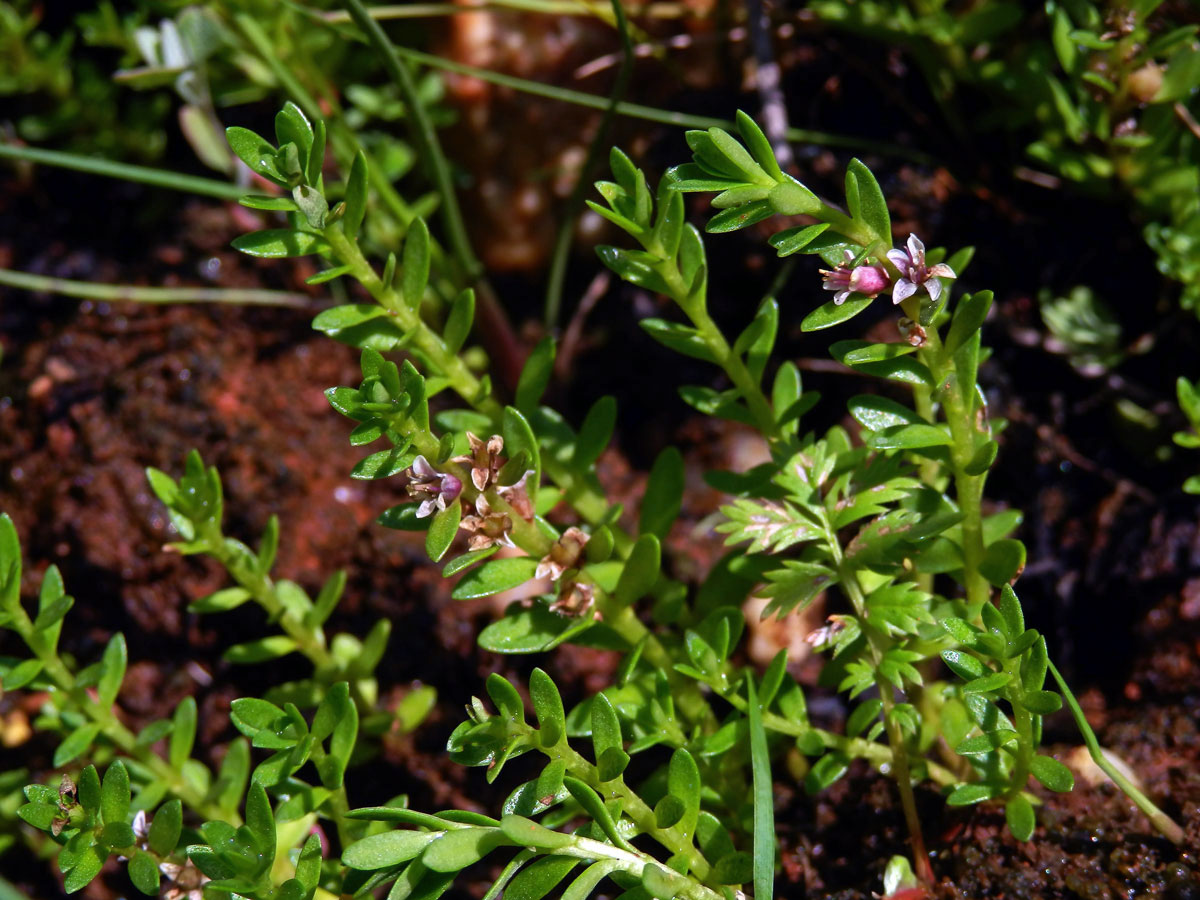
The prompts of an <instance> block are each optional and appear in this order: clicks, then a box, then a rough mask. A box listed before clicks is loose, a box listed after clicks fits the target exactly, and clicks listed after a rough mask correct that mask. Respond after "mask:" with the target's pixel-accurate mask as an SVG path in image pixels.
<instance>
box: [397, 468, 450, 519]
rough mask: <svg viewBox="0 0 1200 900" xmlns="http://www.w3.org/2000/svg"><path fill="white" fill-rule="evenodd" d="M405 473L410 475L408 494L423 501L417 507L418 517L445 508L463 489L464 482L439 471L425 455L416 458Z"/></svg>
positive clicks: (420, 517)
mask: <svg viewBox="0 0 1200 900" xmlns="http://www.w3.org/2000/svg"><path fill="white" fill-rule="evenodd" d="M404 474H405V475H407V476H408V485H407V487H406V490H407V491H408V496H410V497H412V498H413V499H414V500H420V501H421V505H420V506H418V507H417V518H418V519H424V518H425V517H426V516H431V515H433V513H434V511H435V510H443V509H445V508H446V507H447V506H448V505H449V504H451V503H453V502H454V500H455V498H456V497H458V495H459V493H460V492H461V491H462V482H461V481H459V480H458V478H457V477H456V476H454V475H451V474H450V473H449V472H444V473H443V472H439V471H438V470H437V469H435V468H434V467H433V466H431V465H430V464H429V460H427V459H426V458H425V457H424V456H418V457H417V458H416V459H414V460H413V464H412V466H411V468H409V469H408V471H407V472H405V473H404Z"/></svg>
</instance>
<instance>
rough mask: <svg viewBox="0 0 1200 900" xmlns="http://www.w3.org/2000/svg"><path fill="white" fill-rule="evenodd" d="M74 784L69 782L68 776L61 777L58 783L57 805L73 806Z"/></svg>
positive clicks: (69, 777)
mask: <svg viewBox="0 0 1200 900" xmlns="http://www.w3.org/2000/svg"><path fill="white" fill-rule="evenodd" d="M75 793H76V788H75V782H74V781H72V780H71V776H70V775H63V777H62V781H60V782H59V783H58V804H59V806H62V807H68V806H74V805H75Z"/></svg>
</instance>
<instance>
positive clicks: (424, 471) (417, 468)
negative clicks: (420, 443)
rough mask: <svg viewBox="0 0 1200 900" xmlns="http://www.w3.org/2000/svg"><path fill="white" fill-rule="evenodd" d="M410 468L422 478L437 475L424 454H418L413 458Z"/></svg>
mask: <svg viewBox="0 0 1200 900" xmlns="http://www.w3.org/2000/svg"><path fill="white" fill-rule="evenodd" d="M412 469H413V472H414V473H416V474H417V475H420V476H421V477H422V478H435V477H437V469H435V468H434V467H433V466H431V465H430V464H429V460H427V459H426V458H425V457H424V456H418V457H417V458H416V459H414V460H413V464H412Z"/></svg>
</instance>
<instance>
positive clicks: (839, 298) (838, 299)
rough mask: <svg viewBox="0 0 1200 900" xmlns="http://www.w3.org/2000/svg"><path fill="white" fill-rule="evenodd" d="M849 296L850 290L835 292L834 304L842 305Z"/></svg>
mask: <svg viewBox="0 0 1200 900" xmlns="http://www.w3.org/2000/svg"><path fill="white" fill-rule="evenodd" d="M849 296H850V292H849V291H841V292H840V293H837V294H834V295H833V305H834V306H841V305H842V304H843V303H845V302H846V298H848V297H849Z"/></svg>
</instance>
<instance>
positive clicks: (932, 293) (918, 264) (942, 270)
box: [887, 234, 958, 303]
mask: <svg viewBox="0 0 1200 900" xmlns="http://www.w3.org/2000/svg"><path fill="white" fill-rule="evenodd" d="M907 246H908V249H907V250H889V251H888V252H887V258H888V259H890V260H891V261H892V263H893V264H894V265H895V266H896V268H897V269H899V270H900V280H899V281H897V282H896V286H895V287H894V288H893V289H892V302H893V303H900V302H902V301H904V300H907V299H908V298H909V297H911V296H912V295H913V294H915V293H916V292H917V288H925V291H926V292H927V293H928V294H929V298H930V299H931V300H933V301H934V302H935V303H936V302H937V300H938V298H939V297H940V296H941V295H942V283H941V282H940V281H938V279H939V278H957V277H958V276H957V275H955V274H954V270H953V269H951V268H950V267H949V266H948V265H946V264H945V263H938V264H937V265H936V266H927V265H925V245H924V244H922V243H921V239H920V238H919V237H917V236H916V235H915V234H910V235H909V236H908V244H907Z"/></svg>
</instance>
